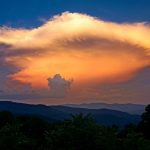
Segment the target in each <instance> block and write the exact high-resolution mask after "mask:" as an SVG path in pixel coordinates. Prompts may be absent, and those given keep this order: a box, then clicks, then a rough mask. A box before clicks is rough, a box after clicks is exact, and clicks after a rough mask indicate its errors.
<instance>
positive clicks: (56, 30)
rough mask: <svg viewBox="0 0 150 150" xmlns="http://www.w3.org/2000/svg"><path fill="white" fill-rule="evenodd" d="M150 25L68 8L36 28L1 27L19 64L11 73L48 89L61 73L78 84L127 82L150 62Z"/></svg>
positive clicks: (0, 33) (0, 40)
mask: <svg viewBox="0 0 150 150" xmlns="http://www.w3.org/2000/svg"><path fill="white" fill-rule="evenodd" d="M149 38H150V26H149V25H148V24H144V23H122V24H120V23H113V22H107V21H103V20H100V19H97V18H94V17H91V16H88V15H86V14H79V13H69V12H65V13H63V14H62V15H60V16H59V15H58V16H55V17H53V18H52V19H50V20H48V21H47V22H46V23H45V24H43V25H42V26H40V27H38V28H33V29H14V28H7V27H3V28H0V43H3V44H6V45H9V47H8V48H6V49H5V51H7V54H6V55H5V56H4V57H5V61H7V62H8V63H10V64H13V65H15V66H17V67H19V70H17V71H16V72H15V73H13V74H9V75H8V77H9V78H10V79H12V80H17V81H20V82H21V83H30V84H31V85H32V87H33V88H48V83H47V78H49V77H52V76H54V75H55V74H57V73H59V74H61V76H62V77H64V78H65V79H73V80H74V82H73V85H72V86H76V87H80V86H85V85H91V86H92V85H94V84H100V83H105V82H106V83H112V82H114V83H115V82H122V81H126V80H129V79H130V78H132V77H133V76H134V75H135V73H136V72H137V71H139V70H141V69H143V68H145V67H147V66H150V41H149Z"/></svg>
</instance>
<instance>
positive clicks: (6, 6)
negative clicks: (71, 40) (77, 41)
mask: <svg viewBox="0 0 150 150" xmlns="http://www.w3.org/2000/svg"><path fill="white" fill-rule="evenodd" d="M149 8H150V1H149V0H1V1H0V25H1V26H3V25H6V26H13V27H28V28H32V27H36V26H39V25H40V24H42V22H40V18H45V19H48V18H50V17H52V16H53V15H56V14H60V13H62V12H64V11H70V12H80V13H86V14H89V15H92V16H96V17H99V18H101V19H104V20H109V21H115V22H149V21H150V9H149Z"/></svg>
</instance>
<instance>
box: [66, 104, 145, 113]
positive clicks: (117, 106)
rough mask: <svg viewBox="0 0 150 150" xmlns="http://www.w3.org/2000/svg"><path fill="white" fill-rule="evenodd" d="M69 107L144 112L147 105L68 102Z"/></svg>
mask: <svg viewBox="0 0 150 150" xmlns="http://www.w3.org/2000/svg"><path fill="white" fill-rule="evenodd" d="M64 106H67V107H75V108H88V109H103V108H105V109H112V110H118V111H123V112H127V113H130V114H138V115H140V114H142V113H143V112H144V110H145V107H146V106H145V105H140V104H131V103H128V104H117V103H114V104H106V103H83V104H66V105H64Z"/></svg>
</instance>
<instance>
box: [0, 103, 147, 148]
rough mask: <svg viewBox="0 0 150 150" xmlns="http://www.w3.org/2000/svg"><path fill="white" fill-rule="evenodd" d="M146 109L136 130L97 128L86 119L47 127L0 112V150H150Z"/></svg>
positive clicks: (30, 118)
mask: <svg viewBox="0 0 150 150" xmlns="http://www.w3.org/2000/svg"><path fill="white" fill-rule="evenodd" d="M149 108H150V106H148V107H147V108H146V112H145V113H144V114H143V115H142V121H141V122H140V123H139V125H138V126H136V125H133V124H129V125H127V126H125V127H124V128H123V129H119V128H118V127H117V126H116V125H113V126H112V127H108V126H103V125H98V124H96V123H95V121H94V120H93V119H92V117H91V116H90V115H86V116H84V115H83V114H78V115H72V117H71V119H68V120H64V121H60V122H53V123H49V122H47V121H45V120H43V119H40V118H37V117H34V116H14V115H13V114H11V113H10V112H0V150H1V149H2V150H27V149H30V150H150V140H149V137H148V136H147V134H146V131H147V132H149V125H150V124H149V123H150V119H149V118H150V109H149Z"/></svg>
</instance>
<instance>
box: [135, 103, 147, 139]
mask: <svg viewBox="0 0 150 150" xmlns="http://www.w3.org/2000/svg"><path fill="white" fill-rule="evenodd" d="M141 118H142V121H141V122H140V123H139V125H138V129H139V131H140V132H142V133H143V134H144V136H145V138H146V139H149V140H150V105H148V106H147V107H146V108H145V112H144V113H143V114H142V116H141Z"/></svg>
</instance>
